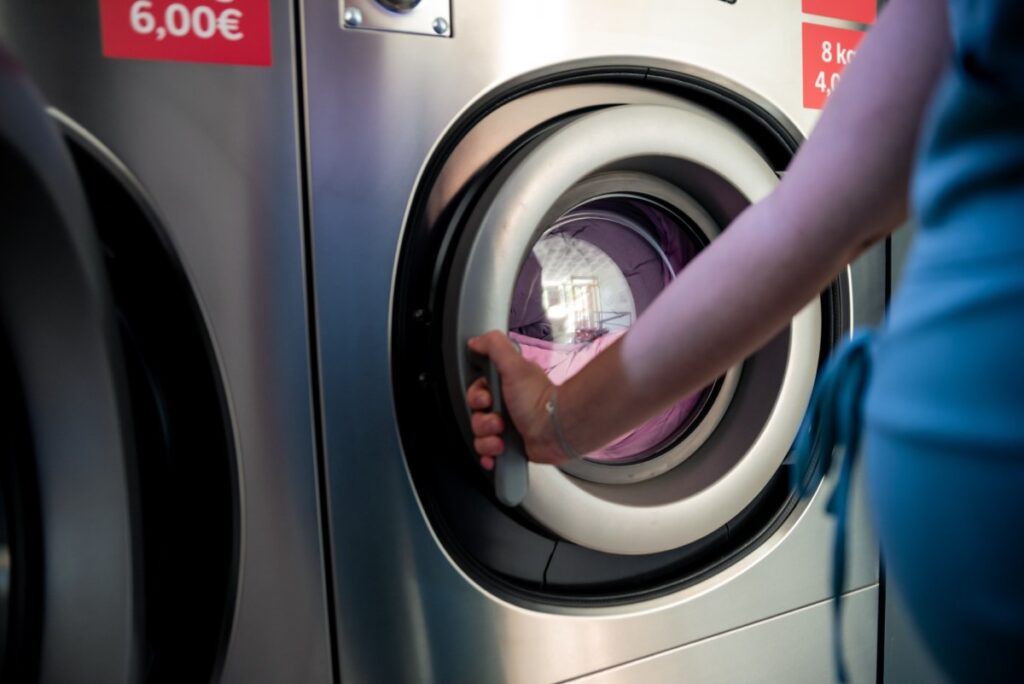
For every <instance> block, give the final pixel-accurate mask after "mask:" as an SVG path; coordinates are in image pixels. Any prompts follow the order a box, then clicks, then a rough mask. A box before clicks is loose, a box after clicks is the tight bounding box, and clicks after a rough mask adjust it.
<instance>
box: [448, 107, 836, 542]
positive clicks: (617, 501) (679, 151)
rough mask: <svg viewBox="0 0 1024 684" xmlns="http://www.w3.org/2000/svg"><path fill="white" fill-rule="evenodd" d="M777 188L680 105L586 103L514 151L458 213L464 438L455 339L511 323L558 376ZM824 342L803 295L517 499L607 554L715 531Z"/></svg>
mask: <svg viewBox="0 0 1024 684" xmlns="http://www.w3.org/2000/svg"><path fill="white" fill-rule="evenodd" d="M777 182H778V176H777V175H776V173H775V171H774V169H773V168H772V166H771V165H770V164H769V163H768V162H767V161H766V159H765V158H764V156H763V155H762V154H761V153H760V152H759V150H758V148H757V146H756V145H754V144H753V143H752V142H751V141H750V140H749V139H748V138H747V137H746V136H745V135H744V134H743V133H741V132H740V130H739V129H737V128H736V127H735V126H733V125H731V124H730V123H728V122H727V121H726V120H724V119H723V118H721V117H719V116H717V115H716V114H713V113H712V112H710V111H708V110H705V109H703V108H700V107H697V106H691V105H687V104H685V103H678V104H674V105H673V106H665V105H660V104H627V105H621V106H614V107H608V108H605V109H601V110H599V111H593V112H589V113H584V114H581V115H579V116H576V117H575V118H572V119H570V120H569V121H568V122H565V123H561V124H557V125H553V126H551V127H550V128H549V129H548V130H546V131H545V132H544V133H542V134H540V135H536V136H534V137H533V138H532V139H530V140H529V141H528V142H526V143H524V144H523V145H522V146H521V148H520V149H519V150H518V151H517V152H515V153H514V154H511V155H509V157H508V158H507V159H506V160H505V161H504V163H503V164H502V165H501V168H500V170H499V171H497V172H496V174H495V175H494V176H493V177H492V178H491V179H490V180H489V182H487V183H486V186H485V187H484V188H483V189H481V190H480V192H479V196H478V199H477V201H476V202H475V204H474V205H473V208H472V210H470V211H468V212H467V215H466V218H465V219H464V226H463V228H462V230H461V235H460V239H459V241H458V246H457V247H456V248H455V250H454V257H453V258H452V260H451V261H450V263H449V278H448V281H447V286H446V290H445V303H444V308H445V314H446V315H445V326H444V333H443V340H442V344H443V351H444V354H445V364H446V366H447V367H448V369H449V377H448V387H449V394H450V399H451V401H452V405H453V409H454V410H455V411H456V413H457V414H458V415H460V416H462V419H463V421H464V423H463V428H464V430H465V431H466V435H467V439H468V428H467V427H466V425H467V424H466V422H465V408H464V404H463V403H462V402H463V398H462V397H463V392H464V390H465V387H467V386H468V385H469V384H470V383H471V382H472V381H473V380H474V378H475V377H476V376H477V375H478V374H479V370H478V369H476V368H475V367H474V365H473V363H472V360H471V359H470V358H469V357H468V356H467V354H466V353H465V348H466V347H465V345H466V340H467V339H469V338H470V337H472V336H474V335H479V334H480V333H483V332H485V331H488V330H492V329H501V330H507V331H508V332H509V335H510V336H511V337H512V338H513V339H514V340H516V341H517V342H518V343H519V344H520V346H521V348H522V352H523V354H524V356H526V357H527V358H529V359H530V360H532V361H535V362H536V363H538V364H539V365H541V366H542V367H543V368H544V369H545V370H546V371H547V372H548V374H549V376H550V377H551V378H552V380H553V381H554V382H556V383H560V382H563V381H565V380H566V379H567V378H569V377H571V376H572V375H573V374H575V373H576V372H578V371H579V370H580V369H581V368H583V367H584V366H585V365H586V364H587V362H589V361H590V360H591V359H592V358H593V357H594V356H596V354H597V353H599V352H600V350H601V349H603V348H604V347H606V346H608V345H609V344H611V343H612V342H614V341H615V340H616V339H618V338H619V337H621V336H622V335H623V334H624V333H625V332H626V330H627V329H628V328H629V326H630V325H631V324H632V323H633V322H634V321H635V320H636V318H637V316H639V315H640V314H642V313H643V311H644V310H645V309H646V308H647V307H648V306H649V305H650V303H651V302H652V301H653V300H654V298H655V297H656V296H657V295H658V294H659V293H660V292H661V291H662V290H663V289H664V288H665V287H666V286H667V285H668V284H669V283H671V282H672V280H673V279H674V278H675V277H676V275H677V274H678V273H679V272H680V271H682V270H683V269H684V268H686V265H687V263H688V262H689V261H690V260H691V259H693V258H694V256H696V254H697V253H698V252H699V251H700V250H701V249H702V248H703V247H704V246H706V245H707V244H708V243H709V242H710V241H711V240H713V239H714V238H715V237H716V236H717V235H718V233H719V232H720V230H721V228H722V227H723V226H724V225H726V223H727V222H728V221H729V220H731V219H732V218H733V217H734V216H735V214H736V213H738V211H740V210H741V209H742V207H744V206H747V205H749V204H750V203H753V202H756V201H757V200H759V199H761V198H762V197H764V196H765V195H767V194H768V193H769V192H771V190H772V189H773V188H774V186H775V185H776V183H777ZM714 286H715V284H714V283H713V282H709V283H706V287H707V288H713V287H714ZM694 296H700V293H699V292H695V293H694ZM689 334H694V335H699V334H701V331H700V330H699V329H695V330H692V331H689ZM821 337H822V321H821V305H820V303H819V302H818V301H817V300H816V301H814V302H812V303H811V304H809V305H807V307H806V308H804V309H803V310H802V311H801V312H800V313H799V314H798V315H797V316H796V317H795V318H794V319H793V321H792V324H791V326H790V327H789V329H788V331H787V332H785V333H784V334H783V335H782V336H780V338H778V339H777V340H776V342H775V344H773V345H771V344H770V345H769V346H768V347H767V348H766V350H764V351H762V352H761V353H759V354H757V355H755V356H754V357H752V358H751V359H749V360H748V361H746V362H745V363H744V364H741V365H739V366H737V367H734V368H732V369H731V370H729V371H728V372H727V373H726V374H725V375H724V376H723V377H721V378H719V379H718V380H717V381H716V382H715V383H713V384H712V385H711V386H709V387H707V388H704V389H703V390H701V391H700V392H697V393H696V394H694V395H691V396H689V397H685V398H683V399H681V400H680V401H679V402H678V403H676V404H675V405H674V406H672V407H670V408H669V409H668V410H666V411H665V412H663V413H662V414H661V415H659V416H656V417H654V418H653V419H651V420H650V421H648V422H647V423H645V424H644V425H642V426H640V427H639V428H637V429H635V430H633V431H631V432H629V433H627V434H625V435H622V436H620V437H619V438H617V439H616V440H614V441H613V442H612V443H610V444H609V445H607V446H606V447H604V448H603V449H600V450H598V451H596V452H594V453H592V454H589V455H588V457H587V459H585V460H584V461H582V462H577V463H572V464H570V465H567V466H564V467H561V468H556V467H552V466H548V465H537V464H530V466H529V479H530V486H529V491H528V494H527V496H526V498H525V500H524V501H523V503H522V507H523V509H524V510H525V512H526V513H528V514H529V516H530V517H532V518H533V519H534V520H535V521H536V522H538V523H540V524H541V525H542V526H543V527H545V528H547V529H548V530H550V531H551V532H553V533H554V534H555V535H557V536H558V537H561V538H563V539H566V540H569V541H571V542H574V543H576V544H579V545H581V546H584V547H588V548H590V549H595V550H598V551H602V552H606V553H612V554H629V555H634V554H654V553H658V552H663V551H668V550H671V549H677V548H679V547H683V546H686V545H688V544H691V543H693V542H696V541H698V540H701V539H702V538H704V537H706V536H708V535H710V534H712V533H713V532H714V531H716V530H719V529H721V528H722V527H723V526H725V525H726V524H727V523H729V521H730V520H733V519H735V518H736V516H738V515H739V514H740V513H741V512H742V511H743V510H744V509H745V508H747V507H748V506H749V505H750V504H751V502H752V501H754V500H755V499H756V498H757V497H758V495H759V494H760V493H761V492H762V490H764V489H765V487H766V486H767V485H768V483H769V481H770V480H771V479H772V477H773V476H774V475H775V474H776V473H777V471H778V470H779V468H780V466H781V465H782V462H783V459H784V458H785V456H786V454H787V451H788V449H789V447H790V444H791V443H792V440H793V437H794V435H795V433H796V429H797V426H798V424H799V421H800V418H801V416H802V414H803V411H804V409H805V408H806V405H807V402H808V400H809V397H810V392H811V388H812V385H813V381H814V376H815V372H816V369H817V364H818V356H819V350H820V346H821Z"/></svg>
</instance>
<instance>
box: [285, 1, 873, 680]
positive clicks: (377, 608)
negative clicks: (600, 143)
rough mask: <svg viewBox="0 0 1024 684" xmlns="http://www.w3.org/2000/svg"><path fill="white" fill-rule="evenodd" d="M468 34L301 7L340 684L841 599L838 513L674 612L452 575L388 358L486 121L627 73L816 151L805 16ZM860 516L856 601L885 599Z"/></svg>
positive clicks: (592, 647)
mask: <svg viewBox="0 0 1024 684" xmlns="http://www.w3.org/2000/svg"><path fill="white" fill-rule="evenodd" d="M453 16H454V18H455V20H456V22H457V24H458V26H457V31H456V32H455V34H454V37H453V38H452V39H451V40H427V39H424V38H420V37H417V36H408V35H401V34H396V33H376V32H368V31H366V32H364V31H347V30H341V29H340V28H338V21H337V8H336V6H335V5H334V4H333V3H324V2H319V1H317V2H313V1H309V2H305V3H303V25H304V35H305V40H306V45H305V48H306V49H305V55H306V71H307V93H308V95H307V112H308V118H309V131H310V143H309V159H310V166H311V178H312V183H311V191H312V195H311V204H312V212H313V213H312V222H313V230H314V239H315V245H314V255H313V256H314V263H315V274H314V275H315V281H316V286H317V289H316V297H317V301H316V305H317V313H318V321H319V331H318V332H319V336H320V340H319V341H320V349H321V363H322V369H323V379H324V385H323V402H324V403H323V410H324V425H325V441H326V449H327V458H328V477H329V504H330V509H331V525H332V527H331V535H332V543H333V549H334V562H335V576H334V579H335V581H336V595H337V603H336V605H337V615H338V623H339V634H338V644H339V648H340V661H341V672H342V678H343V679H348V680H351V681H473V682H477V681H481V682H490V681H521V682H544V681H554V680H560V679H565V678H568V677H573V676H580V675H583V674H586V673H588V672H593V671H595V670H600V669H604V668H607V667H610V666H613V665H616V664H619V663H622V662H627V661H631V660H634V659H636V658H640V657H643V656H646V655H649V654H652V653H658V652H661V651H664V650H666V649H669V648H673V647H676V646H679V645H681V644H686V643H691V642H693V641H695V640H698V639H702V638H706V637H708V636H711V635H714V634H718V633H722V632H724V631H728V630H730V629H734V628H737V627H740V626H742V625H746V624H750V623H752V622H755V621H757V620H761V619H764V618H767V617H769V616H772V615H778V614H780V613H784V612H787V611H790V610H792V609H794V608H797V607H800V606H806V605H810V604H812V603H815V602H817V601H821V600H823V599H826V598H827V597H828V596H829V595H830V590H829V587H828V578H829V560H830V548H831V541H832V531H833V522H832V521H831V519H829V518H828V517H827V516H826V514H825V513H824V504H823V499H824V496H825V493H823V492H819V494H818V495H817V496H816V497H815V498H814V500H813V501H812V502H811V503H810V504H809V505H808V506H807V507H806V508H805V509H802V511H801V512H800V513H798V514H796V515H794V516H793V517H792V518H791V519H790V520H789V523H788V525H787V526H785V527H784V529H782V530H780V531H779V532H778V533H777V534H776V535H775V537H774V538H773V539H772V540H770V541H769V542H768V543H766V544H765V545H764V546H762V547H761V548H759V549H758V550H757V551H755V552H754V553H752V554H751V555H750V556H748V557H747V558H746V559H744V561H742V562H741V563H739V564H737V565H734V566H733V567H732V568H730V569H729V570H728V571H726V572H724V573H722V574H721V575H719V576H716V577H714V578H711V579H709V580H707V581H706V582H703V583H701V584H697V585H695V586H693V587H691V588H689V589H687V590H685V591H682V592H679V593H676V594H674V595H671V596H667V597H663V598H661V599H658V600H654V601H648V602H644V603H641V604H637V605H632V606H624V607H617V608H601V609H590V610H587V609H583V608H551V607H545V606H539V605H530V604H525V603H513V602H511V601H510V600H509V599H504V598H499V597H496V596H494V595H492V594H490V593H488V592H487V591H485V590H484V589H482V588H481V587H479V586H477V585H475V584H474V583H473V582H472V581H471V580H470V579H469V578H468V577H467V576H466V575H465V574H464V573H463V572H462V571H461V570H460V569H459V568H458V567H457V566H456V565H455V564H454V563H453V562H452V561H451V559H450V558H449V557H448V556H447V554H446V553H445V551H444V549H443V548H442V547H441V546H440V545H439V543H438V541H437V540H436V539H435V537H434V535H433V533H432V531H431V530H430V528H429V526H428V524H427V522H426V520H425V518H424V515H423V512H422V511H421V509H420V507H419V504H418V502H417V499H416V496H415V493H414V490H413V488H412V485H411V483H410V480H409V476H408V473H407V471H406V467H405V463H404V460H403V457H402V453H401V448H400V444H399V441H398V436H397V433H396V426H395V417H394V406H393V402H392V394H391V381H390V380H391V378H390V376H389V374H390V369H389V356H388V353H389V352H388V346H389V310H388V307H389V302H390V296H391V287H392V274H393V271H394V268H395V260H396V252H397V248H398V244H399V238H400V234H401V230H402V225H403V220H404V218H405V214H406V211H407V207H408V203H409V200H410V196H411V194H412V192H413V189H414V187H415V184H416V182H417V179H418V177H419V174H420V173H421V169H422V168H423V165H424V163H425V161H426V160H427V158H428V156H429V154H430V153H431V151H432V150H433V148H434V146H435V145H436V144H437V141H438V140H439V139H440V137H441V136H442V135H443V133H444V132H445V131H446V130H447V129H448V127H449V126H450V125H451V123H452V122H453V121H454V120H455V119H456V118H457V116H458V115H459V114H460V112H462V111H464V110H465V108H467V107H468V106H469V105H470V103H472V102H473V101H474V100H476V99H477V98H478V97H479V96H481V95H482V94H484V93H487V92H489V91H491V90H492V89H494V88H495V87H496V86H497V85H499V84H502V83H507V82H513V81H519V80H522V79H524V78H525V77H526V75H528V74H531V73H541V72H548V71H551V70H552V69H553V68H554V65H562V64H565V63H569V62H572V63H576V64H586V63H593V62H594V61H595V60H603V59H610V60H611V61H614V62H620V63H632V64H637V63H640V64H660V65H666V64H667V65H674V66H675V67H676V68H678V69H681V70H685V71H689V72H692V73H698V74H704V75H709V76H713V77H714V78H716V79H717V80H719V81H720V82H722V83H730V84H733V85H734V86H735V87H736V88H737V89H738V90H740V91H742V92H745V93H747V94H748V95H752V96H753V97H754V98H755V99H756V100H757V101H759V102H761V103H762V104H763V105H765V106H766V107H767V108H768V109H770V110H772V111H775V112H777V113H782V114H783V115H784V118H785V120H787V121H788V122H789V123H790V124H792V125H794V126H796V127H799V128H801V129H804V130H806V129H807V128H808V127H809V126H810V125H811V123H812V122H813V121H814V118H815V113H814V112H811V111H808V110H804V109H802V107H801V93H800V22H801V14H800V3H799V2H797V1H796V0H786V1H785V2H777V3H758V2H740V3H737V4H727V3H723V2H718V1H717V0H687V1H684V0H650V1H648V2H644V3H634V4H632V5H629V6H628V7H625V6H623V5H622V3H619V2H612V1H611V0H591V2H589V3H587V11H586V12H581V11H580V9H579V7H578V6H576V5H575V4H572V3H551V2H545V1H543V0H517V1H516V2H507V1H506V2H503V1H501V0H461V1H460V0H456V2H455V3H454V6H453ZM541 16H543V18H544V20H543V21H538V17H541ZM855 287H856V286H855ZM857 501H858V503H857V505H856V506H855V511H854V518H853V520H852V521H851V529H852V534H851V539H850V544H851V548H850V559H851V565H850V568H849V574H848V580H849V585H848V586H849V587H851V588H858V587H864V586H867V585H870V584H872V583H874V582H875V581H876V579H877V554H876V551H875V545H874V542H873V541H872V539H871V534H870V531H869V530H870V528H869V526H868V524H867V521H866V515H865V513H864V510H863V507H862V505H861V504H860V502H859V498H858V499H857ZM872 671H873V669H872Z"/></svg>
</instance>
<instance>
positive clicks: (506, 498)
mask: <svg viewBox="0 0 1024 684" xmlns="http://www.w3.org/2000/svg"><path fill="white" fill-rule="evenodd" d="M470 354H471V356H472V357H473V362H474V363H473V365H475V366H477V367H481V369H482V370H483V371H484V373H485V374H486V377H487V386H488V389H490V392H491V398H492V404H491V410H492V411H493V412H494V413H497V414H498V415H500V416H501V418H502V420H503V421H504V423H505V432H504V434H503V435H502V438H503V439H504V441H505V451H504V452H503V453H502V454H501V455H500V456H498V458H496V459H494V461H495V463H494V493H495V495H496V496H497V497H498V501H500V502H501V503H503V504H504V505H506V506H518V505H519V504H521V503H522V502H523V499H525V498H526V492H527V491H528V490H529V488H530V473H529V469H528V466H529V461H528V460H527V458H526V449H525V448H524V446H523V438H522V435H520V434H519V432H518V431H516V428H515V425H514V424H513V423H512V417H511V416H510V415H509V414H508V411H506V410H505V401H504V399H503V398H502V396H501V374H500V373H498V367H497V366H496V365H495V364H494V362H493V361H491V359H490V358H489V357H485V356H481V355H479V354H475V353H473V352H470Z"/></svg>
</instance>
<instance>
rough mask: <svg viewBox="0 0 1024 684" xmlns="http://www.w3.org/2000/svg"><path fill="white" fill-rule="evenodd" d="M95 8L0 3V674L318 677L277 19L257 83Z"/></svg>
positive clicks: (290, 85) (300, 320)
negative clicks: (119, 25) (179, 58)
mask: <svg viewBox="0 0 1024 684" xmlns="http://www.w3.org/2000/svg"><path fill="white" fill-rule="evenodd" d="M136 4H137V3H136ZM147 4H149V5H151V4H152V3H147ZM99 6H100V3H97V2H62V3H49V2H48V3H26V2H7V1H4V2H0V45H3V46H5V49H3V50H2V51H0V174H2V183H0V185H2V189H0V394H2V395H3V397H2V399H3V405H4V420H3V423H2V424H3V427H2V428H0V439H2V440H3V441H2V443H0V502H2V504H0V680H2V681H4V682H21V681H37V680H38V681H46V682H108V683H115V682H129V681H131V682H134V681H154V682H203V681H213V680H215V681H231V682H261V681H265V682H320V681H330V679H331V676H332V675H331V673H332V665H331V642H330V630H329V617H328V615H329V611H328V601H327V600H326V598H325V597H326V595H327V588H326V587H327V584H326V581H325V571H324V567H325V565H324V556H323V553H322V548H323V547H322V536H321V530H320V526H319V519H320V518H319V507H318V493H317V478H316V468H317V466H316V452H315V449H314V445H315V437H314V435H315V433H314V422H313V410H312V393H311V389H310V388H311V386H312V380H311V374H310V356H309V336H308V328H307V325H306V306H305V302H306V298H305V271H304V256H303V254H304V249H303V239H304V237H303V236H304V233H303V218H302V199H301V181H300V171H299V169H300V168H301V164H300V145H299V139H300V138H299V128H298V123H297V121H298V102H297V99H296V95H295V93H296V88H297V85H296V80H297V69H296V51H295V35H294V32H293V27H294V24H293V22H292V11H293V9H294V8H293V6H292V5H291V3H287V2H275V3H274V4H273V5H272V6H270V11H271V12H272V14H271V20H272V21H271V22H270V24H269V26H271V27H272V28H271V30H270V32H269V33H268V34H267V40H268V41H269V42H270V44H271V46H272V49H273V53H274V62H273V66H266V67H263V68H253V67H245V66H234V65H211V64H187V63H180V62H154V61H132V60H115V59H108V58H106V57H104V56H103V49H102V48H101V37H100V19H99ZM125 11H126V13H127V5H126V6H125ZM230 16H231V15H229V17H230ZM33 84H34V85H33Z"/></svg>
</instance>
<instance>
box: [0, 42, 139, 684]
mask: <svg viewBox="0 0 1024 684" xmlns="http://www.w3.org/2000/svg"><path fill="white" fill-rule="evenodd" d="M0 217H2V219H0V220H2V226H3V228H2V230H0V372H2V374H3V377H2V380H0V391H2V392H3V393H4V394H5V395H7V396H5V397H4V400H5V401H4V406H5V407H14V408H13V409H6V408H5V412H6V413H7V417H8V418H10V419H11V420H10V421H7V420H5V421H4V427H3V429H2V433H3V443H2V445H0V449H2V453H0V463H2V470H0V491H2V493H0V496H2V498H3V504H4V509H5V516H4V517H5V518H6V520H5V523H6V530H5V533H4V535H3V536H4V537H5V547H4V548H3V549H0V557H2V560H0V562H2V563H3V566H4V567H3V570H2V571H3V572H4V574H5V575H6V574H7V573H9V576H8V577H7V578H5V581H4V582H3V586H2V587H0V592H2V593H0V612H2V613H4V622H5V623H6V634H5V635H4V636H5V637H6V638H5V643H4V644H2V645H0V652H2V654H3V661H2V670H0V671H2V676H3V679H4V681H29V680H35V679H36V678H38V679H41V680H43V681H108V682H123V681H133V680H134V678H135V677H136V676H137V674H138V672H139V669H138V668H139V664H140V656H141V651H140V647H141V643H140V641H139V639H138V638H137V627H138V625H139V620H140V617H141V614H140V612H139V608H140V606H139V603H138V602H137V600H136V595H135V592H136V591H137V590H138V588H139V577H138V572H137V570H138V565H137V561H138V558H137V557H136V555H135V552H134V545H133V543H132V541H133V540H132V536H133V530H132V526H131V523H130V520H131V510H132V502H131V496H130V493H129V489H128V487H129V482H130V477H129V473H128V446H127V444H126V435H127V430H126V428H127V424H126V414H125V411H124V408H125V406H124V399H125V387H124V385H123V384H122V378H121V375H120V368H119V367H118V362H117V358H118V355H117V346H116V343H115V340H116V336H115V335H116V334H115V331H114V329H113V323H114V321H113V315H112V314H113V310H112V307H111V302H110V294H109V291H108V289H107V286H106V284H105V282H104V276H103V273H102V267H101V265H100V251H99V247H98V245H97V244H96V243H95V239H94V237H93V236H92V234H91V223H90V219H89V215H88V207H87V205H86V201H85V197H84V194H83V192H82V189H81V186H80V183H79V180H78V178H77V175H76V173H75V171H74V168H73V166H72V163H71V159H70V157H69V156H68V153H67V151H66V149H65V148H64V146H63V145H62V143H61V141H60V138H59V135H58V133H57V131H56V128H55V127H54V126H53V124H52V122H50V121H49V120H48V117H46V115H45V114H44V112H43V110H42V107H41V105H40V103H39V102H38V100H37V99H36V97H35V94H34V92H33V91H32V90H31V88H30V86H29V85H27V83H26V82H25V80H24V78H23V76H22V75H21V74H20V73H19V72H18V71H17V67H16V66H15V65H14V64H13V62H12V61H11V60H10V59H9V58H7V57H6V55H5V54H4V53H2V52H0Z"/></svg>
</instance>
